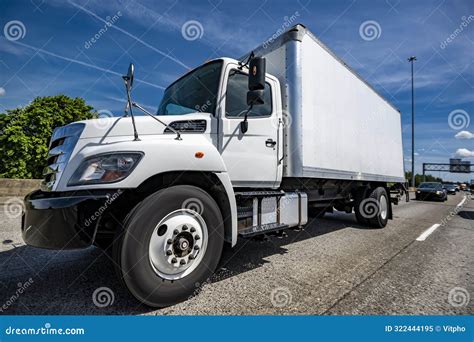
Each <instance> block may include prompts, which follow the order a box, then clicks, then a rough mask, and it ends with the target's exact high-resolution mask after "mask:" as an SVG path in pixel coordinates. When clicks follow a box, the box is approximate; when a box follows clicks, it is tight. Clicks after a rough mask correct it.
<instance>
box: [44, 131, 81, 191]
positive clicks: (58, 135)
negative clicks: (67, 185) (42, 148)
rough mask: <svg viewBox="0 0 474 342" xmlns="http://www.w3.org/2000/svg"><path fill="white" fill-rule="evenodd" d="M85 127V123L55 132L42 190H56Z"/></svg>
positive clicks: (50, 146)
mask: <svg viewBox="0 0 474 342" xmlns="http://www.w3.org/2000/svg"><path fill="white" fill-rule="evenodd" d="M84 126H85V125H84V124H83V123H75V124H70V125H66V126H63V127H58V128H56V129H55V130H54V132H53V136H52V137H51V142H50V144H49V151H48V157H47V165H48V166H46V167H45V168H44V170H43V176H44V179H43V182H42V183H41V190H43V191H52V190H55V189H56V186H57V185H58V182H59V179H60V178H61V174H62V173H63V171H64V168H65V167H66V164H67V162H68V161H69V158H70V157H71V153H72V151H73V150H74V147H75V146H76V144H77V141H78V140H79V137H80V136H81V133H82V131H83V130H84Z"/></svg>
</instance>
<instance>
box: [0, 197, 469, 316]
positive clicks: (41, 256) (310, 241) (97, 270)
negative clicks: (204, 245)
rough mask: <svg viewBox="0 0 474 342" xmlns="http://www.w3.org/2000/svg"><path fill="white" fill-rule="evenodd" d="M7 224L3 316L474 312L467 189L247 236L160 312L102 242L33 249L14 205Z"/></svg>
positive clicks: (0, 251)
mask: <svg viewBox="0 0 474 342" xmlns="http://www.w3.org/2000/svg"><path fill="white" fill-rule="evenodd" d="M464 198H466V199H464ZM7 200H8V199H6V200H5V201H3V202H6V201H7ZM10 204H11V202H10ZM0 222H1V223H0V242H1V243H0V314H26V315H30V314H35V315H37V314H48V315H49V314H78V315H82V314H100V315H102V314H106V315H109V314H115V315H124V314H132V315H135V314H145V315H170V314H173V315H221V314H230V315H241V314H248V315H266V314H269V315H273V314H278V315H281V314H290V315H291V314H296V315H300V314H304V315H308V314H309V315H379V314H385V315H392V314H393V315H395V314H397V315H412V314H417V315H473V314H474V299H472V297H474V277H473V275H474V200H471V198H470V195H467V193H466V194H457V195H455V196H449V199H448V201H447V202H445V203H440V202H422V201H414V200H413V201H410V202H409V203H405V202H402V203H400V205H398V206H394V220H391V221H390V222H389V224H388V225H387V227H385V228H383V229H369V228H366V227H363V226H360V225H358V224H357V223H356V221H355V217H354V215H348V214H343V213H335V214H327V215H326V216H325V217H324V218H321V219H314V218H310V223H309V224H308V225H307V226H306V228H305V229H304V230H299V231H297V230H289V231H288V234H287V236H284V237H270V238H269V239H268V240H264V241H257V240H242V241H240V242H239V243H238V244H237V246H236V247H234V248H233V249H230V248H226V249H225V251H224V254H223V258H222V262H221V264H220V267H219V269H218V270H217V272H216V274H215V275H214V276H213V277H212V278H211V279H209V281H208V282H206V283H204V284H196V293H195V294H194V295H193V296H191V297H190V298H189V299H188V300H187V301H185V302H183V303H180V304H178V305H175V306H172V307H168V308H165V309H159V310H156V309H153V308H149V307H146V306H143V305H141V304H140V303H138V302H137V301H136V300H135V299H134V298H133V297H132V296H131V295H130V294H129V293H128V292H127V290H126V289H125V288H124V287H123V286H122V285H121V284H120V283H119V282H118V280H117V277H116V275H115V273H114V270H113V267H112V266H113V264H112V261H111V260H110V258H109V257H108V256H107V255H106V254H105V253H103V252H102V251H101V250H99V249H97V248H94V247H91V248H88V249H85V250H76V251H50V250H42V249H38V248H33V247H29V246H25V244H24V243H23V241H22V239H21V234H20V217H19V216H17V215H15V214H14V212H13V213H12V212H11V205H10V210H7V206H6V205H4V208H3V211H2V210H0ZM101 291H102V293H103V294H104V293H105V294H104V296H103V297H102V299H100V300H98V294H99V293H100V292H101ZM104 291H105V292H104Z"/></svg>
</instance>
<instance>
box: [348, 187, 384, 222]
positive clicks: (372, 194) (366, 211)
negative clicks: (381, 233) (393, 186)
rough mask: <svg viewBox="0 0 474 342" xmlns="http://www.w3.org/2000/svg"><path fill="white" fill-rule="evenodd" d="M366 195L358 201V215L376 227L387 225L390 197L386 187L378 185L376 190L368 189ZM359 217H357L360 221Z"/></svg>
mask: <svg viewBox="0 0 474 342" xmlns="http://www.w3.org/2000/svg"><path fill="white" fill-rule="evenodd" d="M366 194H367V195H368V196H366V197H365V198H364V199H363V200H362V201H360V202H359V203H357V201H356V204H358V205H356V215H359V217H361V220H363V221H362V222H365V224H368V225H369V226H371V227H374V228H383V227H385V226H386V225H387V222H388V217H389V210H390V199H389V197H388V195H387V191H386V190H385V188H382V187H378V188H375V189H374V190H372V191H370V190H367V191H366ZM359 217H358V218H357V220H358V222H359V223H360V222H361V221H359Z"/></svg>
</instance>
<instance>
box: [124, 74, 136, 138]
mask: <svg viewBox="0 0 474 342" xmlns="http://www.w3.org/2000/svg"><path fill="white" fill-rule="evenodd" d="M122 78H123V80H124V81H125V89H126V90H127V102H128V106H127V107H128V109H129V111H130V116H131V117H132V125H133V136H134V139H133V140H134V141H138V140H140V139H139V138H138V132H137V126H136V125H135V117H134V116H133V111H132V97H131V96H130V88H129V87H128V86H127V83H128V77H127V76H123V77H122Z"/></svg>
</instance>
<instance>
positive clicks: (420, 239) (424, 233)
mask: <svg viewBox="0 0 474 342" xmlns="http://www.w3.org/2000/svg"><path fill="white" fill-rule="evenodd" d="M439 226H441V225H440V224H438V223H436V224H434V225H432V226H431V227H430V228H428V229H427V230H425V231H424V232H423V233H422V234H421V235H420V236H418V238H417V239H416V241H425V240H426V238H427V237H428V236H430V235H431V234H432V233H433V232H434V231H435V230H436V229H437V228H438V227H439Z"/></svg>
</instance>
